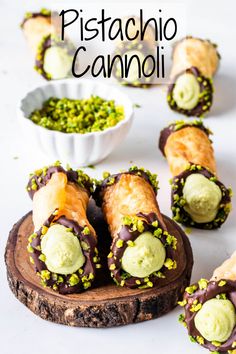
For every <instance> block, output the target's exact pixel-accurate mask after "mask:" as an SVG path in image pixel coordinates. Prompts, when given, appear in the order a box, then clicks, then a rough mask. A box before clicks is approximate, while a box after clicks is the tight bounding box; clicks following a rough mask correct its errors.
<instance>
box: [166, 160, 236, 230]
mask: <svg viewBox="0 0 236 354" xmlns="http://www.w3.org/2000/svg"><path fill="white" fill-rule="evenodd" d="M193 173H200V174H202V175H203V176H204V177H206V178H208V179H211V178H213V179H216V180H215V181H214V183H216V185H217V186H218V187H219V188H220V190H221V192H222V199H221V202H220V206H219V210H218V213H217V215H216V217H215V219H214V220H213V221H211V222H207V223H197V222H195V221H193V220H192V218H191V216H190V215H189V214H188V213H187V212H186V211H185V210H184V207H183V205H181V204H180V198H181V197H182V196H183V187H184V183H185V181H186V179H187V177H188V176H190V175H191V174H193ZM230 203H231V196H230V190H229V189H227V188H226V187H225V186H224V184H223V183H221V182H220V181H219V180H218V179H217V178H216V176H215V175H214V174H213V173H212V172H210V171H209V170H208V169H206V168H204V167H202V166H199V165H197V166H196V165H194V164H193V163H190V167H188V168H187V169H186V170H185V171H183V172H181V173H180V174H179V175H177V176H175V177H174V178H173V182H172V193H171V206H172V212H173V216H174V220H176V221H177V222H180V223H181V224H183V225H186V226H194V227H196V228H199V229H206V230H211V229H217V228H219V227H220V226H221V225H222V224H223V223H224V222H225V220H226V219H227V217H228V214H229V212H230V208H229V205H230ZM177 216H178V219H176V217H177Z"/></svg>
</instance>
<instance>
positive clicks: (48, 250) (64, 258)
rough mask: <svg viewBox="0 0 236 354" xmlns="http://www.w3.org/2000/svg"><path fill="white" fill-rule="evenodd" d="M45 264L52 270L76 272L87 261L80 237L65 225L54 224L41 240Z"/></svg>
mask: <svg viewBox="0 0 236 354" xmlns="http://www.w3.org/2000/svg"><path fill="white" fill-rule="evenodd" d="M41 249H42V253H43V254H44V255H45V257H46V260H45V264H46V266H47V268H48V270H49V271H50V272H53V273H58V274H65V275H67V274H72V273H75V272H76V271H77V270H78V269H79V268H81V267H82V265H83V264H84V262H85V257H84V255H83V252H82V249H81V246H80V242H79V240H78V238H77V237H76V236H75V235H74V234H73V233H72V232H71V231H70V229H68V228H66V227H65V226H63V225H58V224H56V225H52V226H51V227H49V229H48V231H47V233H46V234H45V235H44V236H43V238H42V241H41Z"/></svg>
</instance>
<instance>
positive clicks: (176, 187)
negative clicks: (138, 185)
mask: <svg viewBox="0 0 236 354" xmlns="http://www.w3.org/2000/svg"><path fill="white" fill-rule="evenodd" d="M210 134H211V132H210V130H209V129H207V128H206V127H205V126H204V125H203V123H202V122H201V121H192V122H189V123H188V122H185V121H176V122H175V123H172V124H170V125H169V126H168V127H167V128H165V129H163V130H162V131H161V134H160V139H159V148H160V150H161V151H162V153H163V155H164V156H165V157H166V159H167V161H168V163H169V167H170V170H171V173H172V175H173V180H172V197H171V198H172V211H173V216H174V219H175V220H176V221H178V222H180V223H183V224H185V225H188V226H194V227H198V228H204V229H215V228H217V227H219V226H221V225H222V224H223V223H224V222H225V220H226V218H227V216H228V214H229V212H230V206H231V191H230V189H227V188H226V187H225V186H224V185H223V184H222V183H221V182H220V181H219V180H218V178H217V175H216V162H215V157H214V150H213V147H212V142H211V140H210Z"/></svg>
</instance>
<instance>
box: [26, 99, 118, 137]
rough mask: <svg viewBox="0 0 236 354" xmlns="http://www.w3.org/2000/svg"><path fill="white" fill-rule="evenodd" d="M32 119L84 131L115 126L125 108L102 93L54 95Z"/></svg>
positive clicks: (52, 127) (66, 130) (61, 128)
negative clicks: (66, 96)
mask: <svg viewBox="0 0 236 354" xmlns="http://www.w3.org/2000/svg"><path fill="white" fill-rule="evenodd" d="M29 119H30V120H32V121H33V122H34V123H35V124H37V125H40V126H42V127H44V128H47V129H49V130H57V131H61V132H64V133H80V134H85V133H90V132H96V131H102V130H105V129H107V128H111V127H113V126H115V125H116V124H118V123H119V122H120V121H121V120H123V119H124V108H123V107H122V106H117V105H116V104H115V101H114V100H109V101H108V100H105V99H103V98H101V97H99V96H91V97H90V98H87V99H78V100H74V99H69V98H62V99H60V98H56V97H51V98H49V99H48V100H47V101H45V102H44V104H43V107H42V108H41V109H39V110H35V111H33V112H32V113H31V115H30V117H29Z"/></svg>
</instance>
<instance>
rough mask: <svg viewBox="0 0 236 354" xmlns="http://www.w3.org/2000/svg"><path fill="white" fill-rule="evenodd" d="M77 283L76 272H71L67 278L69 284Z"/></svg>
mask: <svg viewBox="0 0 236 354" xmlns="http://www.w3.org/2000/svg"><path fill="white" fill-rule="evenodd" d="M78 283H79V277H78V275H77V274H72V275H71V276H70V278H69V284H70V286H75V285H77V284H78Z"/></svg>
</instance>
